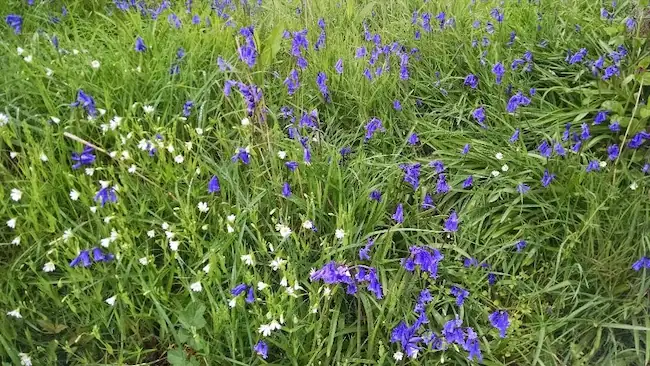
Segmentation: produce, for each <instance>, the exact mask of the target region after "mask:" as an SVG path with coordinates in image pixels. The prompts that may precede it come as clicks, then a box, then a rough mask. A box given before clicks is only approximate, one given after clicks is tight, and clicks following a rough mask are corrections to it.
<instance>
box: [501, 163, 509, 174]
mask: <svg viewBox="0 0 650 366" xmlns="http://www.w3.org/2000/svg"><path fill="white" fill-rule="evenodd" d="M508 169H510V167H509V166H508V164H503V166H502V167H501V170H503V171H504V172H507V171H508Z"/></svg>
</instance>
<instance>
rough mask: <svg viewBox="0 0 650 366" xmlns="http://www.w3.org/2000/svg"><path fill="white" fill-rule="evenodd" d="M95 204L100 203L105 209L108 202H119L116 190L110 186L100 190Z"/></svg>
mask: <svg viewBox="0 0 650 366" xmlns="http://www.w3.org/2000/svg"><path fill="white" fill-rule="evenodd" d="M95 202H99V203H100V205H101V206H102V207H104V205H105V204H106V203H107V202H113V203H115V202H117V194H116V193H115V188H113V187H110V186H108V185H107V186H105V187H102V188H100V189H99V191H97V194H95Z"/></svg>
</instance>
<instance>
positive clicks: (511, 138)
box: [509, 128, 519, 144]
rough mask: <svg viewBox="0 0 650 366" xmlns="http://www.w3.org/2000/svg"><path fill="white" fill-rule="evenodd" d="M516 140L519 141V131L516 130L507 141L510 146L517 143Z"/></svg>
mask: <svg viewBox="0 0 650 366" xmlns="http://www.w3.org/2000/svg"><path fill="white" fill-rule="evenodd" d="M517 140H519V129H518V128H517V129H516V130H515V132H514V133H513V134H512V136H510V140H509V141H510V143H511V144H514V143H515V141H517Z"/></svg>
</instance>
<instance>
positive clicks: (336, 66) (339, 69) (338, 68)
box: [334, 58, 343, 75]
mask: <svg viewBox="0 0 650 366" xmlns="http://www.w3.org/2000/svg"><path fill="white" fill-rule="evenodd" d="M334 70H336V72H337V73H338V74H339V75H340V74H343V59H342V58H340V59H338V61H336V64H334Z"/></svg>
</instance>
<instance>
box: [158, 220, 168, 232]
mask: <svg viewBox="0 0 650 366" xmlns="http://www.w3.org/2000/svg"><path fill="white" fill-rule="evenodd" d="M160 227H161V228H162V229H163V230H167V229H169V224H168V223H166V222H163V223H162V225H160Z"/></svg>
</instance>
